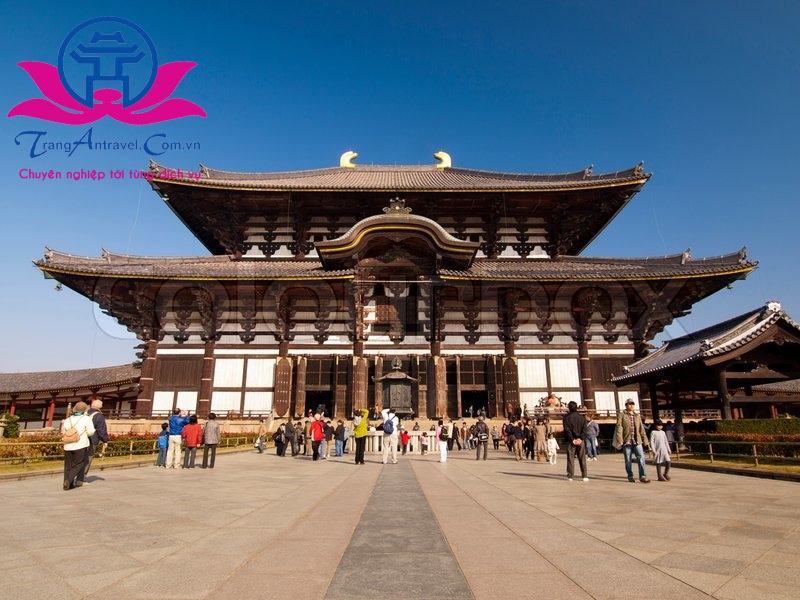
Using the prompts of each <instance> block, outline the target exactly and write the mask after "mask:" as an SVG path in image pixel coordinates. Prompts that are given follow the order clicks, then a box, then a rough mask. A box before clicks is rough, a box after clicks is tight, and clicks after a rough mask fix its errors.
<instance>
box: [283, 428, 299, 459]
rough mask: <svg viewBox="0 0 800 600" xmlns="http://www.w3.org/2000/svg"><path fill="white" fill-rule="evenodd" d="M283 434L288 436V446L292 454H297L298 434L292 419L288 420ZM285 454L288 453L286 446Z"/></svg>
mask: <svg viewBox="0 0 800 600" xmlns="http://www.w3.org/2000/svg"><path fill="white" fill-rule="evenodd" d="M283 434H284V435H285V436H286V446H287V447H288V448H289V449H290V451H291V453H292V456H297V434H296V433H295V429H294V425H292V420H291V419H289V420H288V421H286V424H285V426H284V428H283ZM283 454H284V455H285V454H286V448H284V449H283Z"/></svg>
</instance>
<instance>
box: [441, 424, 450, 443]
mask: <svg viewBox="0 0 800 600" xmlns="http://www.w3.org/2000/svg"><path fill="white" fill-rule="evenodd" d="M449 437H450V435H449V434H448V431H447V425H442V430H441V431H440V432H439V439H440V440H446V439H447V438H449Z"/></svg>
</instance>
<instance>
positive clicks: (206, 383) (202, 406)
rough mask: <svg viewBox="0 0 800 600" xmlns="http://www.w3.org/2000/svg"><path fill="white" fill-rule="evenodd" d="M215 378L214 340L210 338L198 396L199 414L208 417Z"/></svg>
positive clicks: (206, 346) (206, 347) (207, 343)
mask: <svg viewBox="0 0 800 600" xmlns="http://www.w3.org/2000/svg"><path fill="white" fill-rule="evenodd" d="M213 380H214V341H213V340H208V341H207V342H206V345H205V353H204V355H203V369H202V373H201V375H200V392H199V394H198V396H197V416H198V417H202V418H204V419H205V418H207V417H208V413H209V412H210V411H211V388H212V383H213Z"/></svg>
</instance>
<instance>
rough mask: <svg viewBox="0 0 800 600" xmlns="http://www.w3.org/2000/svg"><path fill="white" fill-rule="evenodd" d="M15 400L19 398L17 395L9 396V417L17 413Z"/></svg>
mask: <svg viewBox="0 0 800 600" xmlns="http://www.w3.org/2000/svg"><path fill="white" fill-rule="evenodd" d="M17 398H19V394H12V395H11V403H10V404H9V405H8V414H10V415H14V414H16V412H17Z"/></svg>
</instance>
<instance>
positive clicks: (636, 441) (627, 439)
mask: <svg viewBox="0 0 800 600" xmlns="http://www.w3.org/2000/svg"><path fill="white" fill-rule="evenodd" d="M635 408H636V403H635V402H634V401H633V400H631V399H630V398H629V399H628V400H626V401H625V411H624V412H622V413H621V414H620V415H619V417H618V418H617V426H616V428H615V429H614V438H613V442H612V443H613V445H614V448H616V449H617V450H619V449H620V448H621V449H622V451H623V454H624V455H625V472H626V473H627V474H628V481H630V482H631V483H635V482H636V479H635V478H634V477H633V455H634V454H635V455H636V464H637V465H638V466H639V481H641V482H642V483H650V480H649V479H648V478H647V469H646V467H645V463H644V447H647V446H648V441H647V435H646V434H645V432H644V426H643V425H642V418H641V417H640V416H639V413H637V412H636V411H635Z"/></svg>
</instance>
